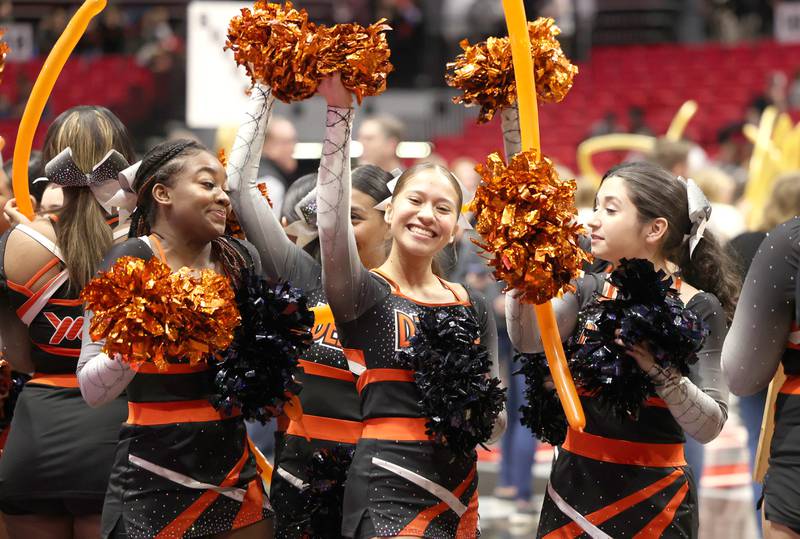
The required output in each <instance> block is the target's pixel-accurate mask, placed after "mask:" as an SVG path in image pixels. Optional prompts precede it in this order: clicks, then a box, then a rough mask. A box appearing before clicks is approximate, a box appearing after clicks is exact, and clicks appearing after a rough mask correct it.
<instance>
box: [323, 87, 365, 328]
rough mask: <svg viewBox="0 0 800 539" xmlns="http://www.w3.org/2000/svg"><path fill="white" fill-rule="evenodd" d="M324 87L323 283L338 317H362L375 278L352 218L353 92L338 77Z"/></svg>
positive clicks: (348, 318)
mask: <svg viewBox="0 0 800 539" xmlns="http://www.w3.org/2000/svg"><path fill="white" fill-rule="evenodd" d="M322 84H323V85H324V86H321V87H320V92H322V93H324V94H325V97H326V99H327V101H328V111H327V115H326V121H325V142H324V143H323V145H322V159H321V160H320V164H319V173H318V174H317V227H318V229H319V241H320V251H321V253H322V283H323V285H324V287H325V296H326V297H327V298H328V304H329V305H330V307H331V311H332V312H333V315H334V317H335V318H336V320H337V321H340V320H341V321H345V322H346V321H350V320H354V319H356V318H358V316H360V315H361V314H362V313H363V312H364V311H365V310H366V309H368V308H369V307H371V306H372V305H373V304H374V292H375V290H374V289H375V287H376V283H375V281H374V280H373V279H372V277H371V276H370V273H369V271H368V270H367V269H366V268H365V267H364V265H363V264H362V263H361V259H360V258H359V256H358V247H357V246H356V238H355V233H354V232H353V225H352V223H351V221H350V190H351V186H350V133H351V130H352V127H353V109H352V108H351V107H349V106H342V105H347V104H349V103H350V100H351V99H352V96H351V95H350V94H349V92H348V91H347V90H345V88H344V86H342V84H341V82H340V81H339V80H338V79H327V80H325V81H323V83H322Z"/></svg>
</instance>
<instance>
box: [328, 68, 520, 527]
mask: <svg viewBox="0 0 800 539" xmlns="http://www.w3.org/2000/svg"><path fill="white" fill-rule="evenodd" d="M320 93H321V94H322V95H323V96H324V97H325V98H326V100H327V103H328V111H327V125H326V138H325V142H324V145H323V157H322V161H321V163H320V169H319V174H318V179H317V181H318V184H317V211H318V218H317V224H318V228H319V231H320V246H321V251H322V271H323V284H324V287H325V295H326V297H327V298H328V302H329V304H330V306H331V309H332V311H333V315H334V319H335V321H336V328H337V330H338V335H339V340H340V342H341V343H342V346H343V348H344V352H345V356H346V358H347V360H348V364H349V366H350V370H351V371H352V372H353V373H354V374H355V375H356V376H357V382H356V387H357V389H358V391H359V393H360V397H361V411H362V416H363V422H364V429H363V432H362V435H361V439H360V440H359V441H358V445H357V448H356V453H355V456H354V458H353V464H352V465H351V467H350V471H349V473H348V476H347V483H346V486H345V501H344V518H343V523H342V533H343V535H345V536H347V537H366V538H372V537H431V538H434V537H435V538H439V537H464V538H466V537H475V536H477V533H478V521H477V518H478V517H477V505H478V497H477V496H478V495H477V481H478V479H477V473H476V454H475V451H474V450H471V451H470V452H469V454H463V453H459V452H454V451H451V449H450V448H449V447H447V446H445V445H443V444H438V443H434V442H433V441H432V440H431V437H430V436H429V434H428V433H427V432H426V421H427V420H426V417H425V416H424V415H423V413H422V408H421V405H420V401H421V400H422V398H423V396H422V395H421V393H420V391H419V390H418V389H417V387H416V385H415V383H414V374H415V371H413V370H408V365H407V364H406V363H404V362H402V361H398V360H397V359H396V358H395V354H396V352H397V351H399V350H402V349H403V348H405V347H407V346H408V345H409V340H410V338H411V337H412V336H413V335H414V333H415V331H416V325H415V324H416V320H417V319H418V317H420V316H422V315H424V314H426V313H429V312H436V313H439V314H441V315H444V316H447V315H453V314H457V313H468V314H469V315H472V316H475V318H476V319H477V320H478V321H479V322H478V325H479V327H480V329H479V331H477V332H476V334H475V335H474V336H473V338H472V339H471V341H470V342H474V341H476V340H478V339H480V342H481V343H482V344H484V345H485V346H486V347H487V348H488V350H489V354H490V357H491V359H492V366H493V375H494V376H496V375H497V348H496V346H497V342H496V340H497V335H496V329H495V325H494V320H493V318H492V315H491V313H490V312H489V310H488V309H487V306H486V304H485V301H484V300H483V299H482V298H480V297H478V296H476V295H475V294H473V293H470V292H468V291H467V290H466V289H465V288H464V287H463V286H461V285H459V284H454V283H448V282H446V281H445V280H443V279H441V278H440V277H438V276H437V275H436V273H435V268H434V257H435V256H436V255H437V254H438V253H439V252H441V250H442V249H443V248H444V247H445V246H446V245H447V244H448V243H449V242H452V241H453V240H454V236H455V233H456V232H457V228H458V221H459V214H460V209H461V205H462V203H463V199H462V197H463V194H462V189H461V186H460V183H459V182H458V180H457V179H456V178H455V177H454V176H453V175H452V173H451V172H449V171H448V170H447V169H445V168H443V167H440V166H436V165H429V164H424V165H417V166H415V167H412V168H410V169H408V170H406V171H405V172H404V173H403V174H402V175H400V177H399V178H398V180H397V183H396V185H395V186H394V189H393V193H392V198H391V201H390V202H389V203H388V205H387V206H386V217H385V218H386V222H387V223H388V224H389V227H390V231H391V236H392V245H391V250H390V253H389V257H388V259H387V260H386V262H384V263H383V264H382V265H381V266H380V267H378V268H375V269H374V270H372V271H370V270H368V269H367V268H365V267H364V265H363V264H362V262H361V261H360V260H359V258H358V252H357V249H356V243H355V237H354V234H353V227H352V224H351V221H350V166H349V165H350V161H349V142H350V131H351V126H352V120H353V109H352V108H351V99H352V96H351V95H350V93H349V92H348V91H347V90H345V88H344V87H343V86H342V84H341V82H340V81H339V79H338V77H334V78H332V79H327V80H326V81H323V83H322V84H321V86H320ZM504 426H505V416H504V414H500V416H499V417H498V419H497V421H496V423H495V425H494V427H495V428H494V432H493V437H494V438H497V437H499V436H500V435H501V434H502V431H503V428H504Z"/></svg>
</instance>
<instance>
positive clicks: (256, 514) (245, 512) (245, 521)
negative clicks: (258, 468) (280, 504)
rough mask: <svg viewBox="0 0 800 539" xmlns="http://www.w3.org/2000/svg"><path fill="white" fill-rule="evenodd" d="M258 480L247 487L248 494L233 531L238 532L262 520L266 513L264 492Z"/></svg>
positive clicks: (243, 501)
mask: <svg viewBox="0 0 800 539" xmlns="http://www.w3.org/2000/svg"><path fill="white" fill-rule="evenodd" d="M258 483H259V480H258V479H253V480H252V481H250V483H248V485H247V493H246V494H245V495H244V500H242V505H241V507H240V508H239V512H238V513H237V514H236V518H235V519H234V520H233V527H232V529H234V530H238V529H239V528H244V527H245V526H249V525H250V524H255V523H256V522H258V521H260V520H262V519H263V518H264V517H263V515H264V513H263V511H262V507H263V506H264V492H263V491H262V490H261V485H259V484H258Z"/></svg>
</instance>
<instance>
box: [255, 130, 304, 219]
mask: <svg viewBox="0 0 800 539" xmlns="http://www.w3.org/2000/svg"><path fill="white" fill-rule="evenodd" d="M295 144H297V130H296V129H295V128H294V125H292V122H290V121H289V120H287V119H286V118H284V117H283V116H273V117H272V119H271V120H270V122H269V126H268V127H267V133H266V135H265V137H264V147H263V148H262V150H261V163H260V164H259V167H258V176H259V181H261V182H266V184H267V189H268V190H269V196H270V198H271V199H272V203H273V204H274V207H275V208H281V207H282V206H283V196H284V194H285V193H286V189H287V188H288V187H289V185H291V184H292V182H294V180H295V173H296V172H297V160H296V159H295V158H294V146H295Z"/></svg>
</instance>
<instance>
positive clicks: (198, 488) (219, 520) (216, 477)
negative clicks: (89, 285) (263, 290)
mask: <svg viewBox="0 0 800 539" xmlns="http://www.w3.org/2000/svg"><path fill="white" fill-rule="evenodd" d="M226 182H227V175H226V173H225V170H224V169H223V167H222V165H221V163H220V162H219V160H218V159H217V158H216V156H214V155H213V154H211V153H210V152H209V151H208V150H207V149H206V148H205V147H203V146H202V145H200V144H198V143H196V142H193V141H189V140H178V141H174V142H166V143H163V144H160V145H158V146H156V147H155V148H153V149H152V150H151V151H150V152H149V153H148V154H147V155H146V156H145V157H144V159H143V160H142V162H141V164H140V165H139V168H138V170H137V171H136V175H135V177H134V179H133V181H132V182H131V187H132V190H133V191H134V192H135V193H136V199H137V200H136V210H135V211H134V213H133V215H132V218H131V238H130V239H129V240H128V241H126V242H125V243H123V244H121V245H119V246H117V247H115V248H114V249H112V250H111V252H110V253H109V254H108V256H107V257H106V259H105V260H104V262H103V264H102V269H108V268H109V267H111V266H112V265H113V264H114V262H115V261H116V260H117V259H119V258H120V257H123V256H133V257H138V258H142V259H145V260H149V259H150V258H152V257H153V256H158V257H159V258H160V259H161V261H162V262H164V263H165V264H167V265H168V266H169V267H170V268H172V269H173V270H175V271H177V270H179V269H181V268H190V269H192V270H197V271H201V270H205V269H211V270H214V271H216V272H217V273H219V274H222V275H225V276H227V277H228V278H229V279H230V280H231V283H232V284H233V286H234V287H237V286H238V285H239V284H240V282H241V277H242V274H243V272H244V271H245V270H247V271H249V272H254V273H260V271H261V265H260V261H259V258H258V255H257V254H254V251H253V250H252V247H251V246H250V245H249V244H247V243H245V242H241V241H238V240H235V239H233V238H230V237H227V236H224V233H225V227H226V221H227V217H228V213H229V212H230V201H229V199H228V195H227V194H226V192H225V188H226ZM85 316H86V320H87V323H86V324H85V325H84V338H83V347H82V349H81V357H80V360H79V364H78V379H79V382H80V387H81V391H82V393H83V396H84V398H85V399H86V401H87V402H88V403H89V405H90V406H100V405H103V404H105V403H106V402H109V401H110V400H112V399H113V398H114V397H115V396H116V395H118V394H120V393H121V392H122V391H123V390H125V389H126V388H127V393H128V398H129V406H128V411H129V414H128V419H127V421H126V422H125V423H124V424H123V425H122V430H121V432H120V438H119V444H118V446H117V455H116V459H115V462H114V465H113V467H112V471H111V478H110V480H109V486H108V492H107V494H106V501H105V506H104V507H103V522H102V532H103V533H102V536H103V537H113V538H131V539H133V538H144V537H165V538H166V537H183V538H189V537H225V538H236V539H248V538H256V537H258V538H263V537H268V536H270V537H271V535H272V521H271V517H272V512H271V510H270V509H269V503H268V501H267V499H266V495H265V494H264V489H263V485H262V483H261V481H260V478H259V477H258V474H257V471H256V465H255V460H254V457H253V455H252V454H251V453H250V449H249V447H248V442H247V435H246V431H245V426H244V421H243V419H242V417H241V416H239V415H236V414H233V415H231V416H228V415H225V414H223V413H222V412H218V411H217V410H216V409H214V408H213V407H212V405H211V404H210V403H209V402H208V397H209V395H210V394H211V393H213V381H214V374H213V371H212V370H211V369H210V366H209V365H208V364H207V363H205V362H203V363H201V364H200V365H197V366H190V365H189V364H188V363H182V362H180V360H178V358H173V359H172V360H171V361H170V363H169V364H168V367H167V368H166V369H165V370H163V371H162V370H158V369H157V368H156V367H155V366H154V365H152V364H149V363H145V364H142V365H141V366H140V367H138V368H137V369H136V370H134V369H132V368H131V367H130V366H129V365H128V364H127V363H125V362H123V361H122V360H121V359H120V358H111V357H109V356H108V355H106V354H105V353H103V352H102V347H103V344H104V343H103V341H97V342H92V339H91V337H90V335H89V329H88V328H89V321H90V320H91V318H92V313H91V312H89V311H87V312H86V314H85Z"/></svg>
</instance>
